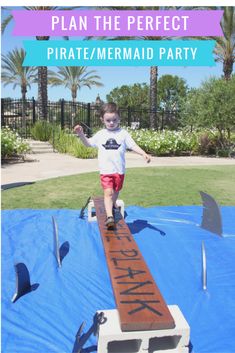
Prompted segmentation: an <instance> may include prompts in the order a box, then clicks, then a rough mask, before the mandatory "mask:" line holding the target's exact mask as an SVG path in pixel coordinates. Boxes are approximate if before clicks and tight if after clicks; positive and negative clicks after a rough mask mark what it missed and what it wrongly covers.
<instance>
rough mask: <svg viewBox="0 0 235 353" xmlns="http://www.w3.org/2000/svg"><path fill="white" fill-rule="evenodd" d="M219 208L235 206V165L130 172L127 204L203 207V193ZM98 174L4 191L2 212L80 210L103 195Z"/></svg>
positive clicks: (128, 175) (134, 169)
mask: <svg viewBox="0 0 235 353" xmlns="http://www.w3.org/2000/svg"><path fill="white" fill-rule="evenodd" d="M200 190H202V191H204V192H206V193H208V194H210V195H211V196H213V197H214V198H215V200H216V201H217V202H218V204H219V205H235V166H206V167H205V166H203V167H153V168H147V169H145V168H133V169H127V174H126V179H125V184H124V188H123V190H122V192H121V194H120V198H121V199H123V200H124V201H125V204H126V205H139V206H145V207H147V206H157V205H166V206H167V205H201V198H200V194H199V191H200ZM101 194H102V190H101V187H100V182H99V175H98V173H87V174H78V175H73V176H66V177H61V178H54V179H49V180H45V181H39V182H36V183H34V184H31V185H26V186H23V187H18V188H13V189H8V190H5V191H3V192H2V209H16V208H31V209H39V208H40V209H47V208H52V209H57V208H69V209H79V208H81V207H82V206H83V205H84V203H85V202H86V200H87V198H88V197H89V196H92V195H101Z"/></svg>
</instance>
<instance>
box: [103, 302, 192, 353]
mask: <svg viewBox="0 0 235 353" xmlns="http://www.w3.org/2000/svg"><path fill="white" fill-rule="evenodd" d="M168 308H169V310H170V312H171V315H172V316H173V318H174V321H175V328H174V329H167V330H149V331H129V332H123V331H121V328H120V324H119V315H118V311H117V310H102V311H103V312H104V316H105V317H106V318H107V321H106V322H105V323H104V324H103V325H100V329H99V337H98V348H97V353H188V352H189V347H188V346H189V335H190V328H189V325H188V323H187V321H186V320H185V318H184V316H183V314H182V312H181V311H180V309H179V307H178V306H177V305H169V306H168Z"/></svg>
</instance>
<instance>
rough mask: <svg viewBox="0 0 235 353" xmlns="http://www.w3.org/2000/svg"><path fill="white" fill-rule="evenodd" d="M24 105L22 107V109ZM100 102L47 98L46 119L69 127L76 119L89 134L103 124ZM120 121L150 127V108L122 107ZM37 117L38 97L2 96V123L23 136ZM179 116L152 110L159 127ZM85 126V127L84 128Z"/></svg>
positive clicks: (168, 123)
mask: <svg viewBox="0 0 235 353" xmlns="http://www.w3.org/2000/svg"><path fill="white" fill-rule="evenodd" d="M23 106H24V111H23ZM99 110H100V105H95V104H91V103H80V102H71V101H65V100H64V99H61V100H59V101H58V102H50V101H48V109H47V112H48V113H47V114H48V115H47V121H48V122H51V123H55V124H58V125H59V124H60V125H61V127H62V128H63V129H64V128H68V129H72V128H73V126H74V125H75V124H76V123H80V124H83V126H84V127H85V130H86V129H87V131H86V133H88V134H91V131H92V130H96V129H98V128H100V127H101V126H102V123H101V121H100V115H99ZM120 113H121V122H122V125H125V126H134V127H138V128H149V127H150V114H151V113H152V112H151V110H149V109H133V108H130V107H121V108H120ZM38 120H39V107H38V103H37V101H36V100H35V99H34V98H32V99H30V100H27V101H26V102H25V104H24V105H23V102H22V100H21V99H15V100H12V99H6V98H2V99H1V125H2V126H9V127H10V128H12V129H14V130H15V131H17V132H18V133H19V134H20V135H21V136H22V137H24V138H28V137H30V130H31V127H32V126H33V124H34V123H35V122H36V121H38ZM177 120H178V112H168V111H163V110H161V111H157V112H155V125H156V128H158V129H163V128H165V127H169V126H171V127H174V124H175V122H176V121H177ZM86 127H87V128H86Z"/></svg>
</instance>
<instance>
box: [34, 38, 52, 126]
mask: <svg viewBox="0 0 235 353" xmlns="http://www.w3.org/2000/svg"><path fill="white" fill-rule="evenodd" d="M49 38H50V37H48V36H36V39H37V40H49ZM47 105H48V95H47V67H46V66H39V67H38V112H39V119H41V120H47Z"/></svg>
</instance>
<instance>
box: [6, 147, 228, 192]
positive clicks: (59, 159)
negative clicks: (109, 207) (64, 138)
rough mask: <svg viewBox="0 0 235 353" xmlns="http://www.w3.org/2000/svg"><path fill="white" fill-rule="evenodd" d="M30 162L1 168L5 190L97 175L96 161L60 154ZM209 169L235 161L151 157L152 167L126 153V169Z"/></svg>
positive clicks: (34, 157)
mask: <svg viewBox="0 0 235 353" xmlns="http://www.w3.org/2000/svg"><path fill="white" fill-rule="evenodd" d="M27 160H31V162H29V161H27V162H22V163H14V164H3V165H2V166H1V171H2V181H1V184H2V186H3V188H4V189H5V188H8V187H13V186H17V185H22V184H25V183H26V184H27V183H32V182H35V181H39V180H45V179H50V178H56V177H61V176H66V175H73V174H81V173H89V172H95V171H98V162H97V159H79V158H75V157H72V156H69V155H67V154H61V153H39V154H29V155H27ZM207 165H224V166H225V165H235V159H229V158H207V157H152V160H151V163H149V164H147V163H146V162H145V161H144V160H143V158H142V157H141V156H139V155H137V154H135V153H133V152H127V153H126V167H127V168H134V167H144V168H151V167H155V166H164V167H166V166H167V167H170V166H207ZM11 184H13V185H11ZM15 184H16V185H15Z"/></svg>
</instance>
